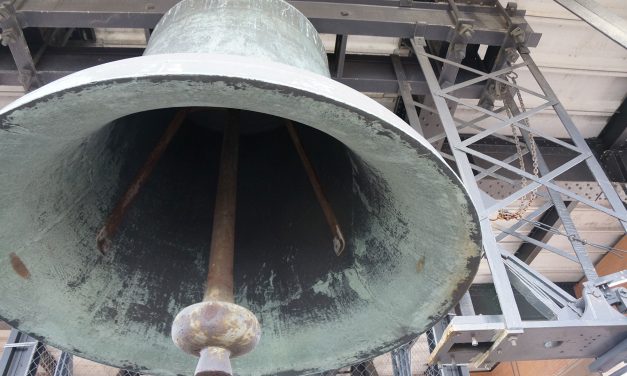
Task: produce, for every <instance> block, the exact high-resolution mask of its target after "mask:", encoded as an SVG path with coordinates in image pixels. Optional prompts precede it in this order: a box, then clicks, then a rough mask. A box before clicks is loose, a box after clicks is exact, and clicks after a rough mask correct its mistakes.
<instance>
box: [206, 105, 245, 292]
mask: <svg viewBox="0 0 627 376" xmlns="http://www.w3.org/2000/svg"><path fill="white" fill-rule="evenodd" d="M238 152H239V111H238V110H229V115H228V121H227V125H226V128H225V129H224V138H223V139H222V152H221V154H220V168H219V171H218V187H217V190H216V204H215V207H214V210H213V230H212V232H211V253H210V256H209V273H208V275H207V288H206V290H205V296H204V300H205V301H208V300H217V301H223V302H229V303H233V253H234V248H235V211H236V210H235V209H236V205H237V161H238Z"/></svg>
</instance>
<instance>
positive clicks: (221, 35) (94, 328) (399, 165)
mask: <svg viewBox="0 0 627 376" xmlns="http://www.w3.org/2000/svg"><path fill="white" fill-rule="evenodd" d="M0 122H1V123H0V160H1V164H0V285H1V286H2V289H0V318H1V319H3V320H5V321H7V322H8V323H9V324H10V325H12V326H14V327H16V328H19V329H20V330H23V331H25V332H27V333H29V334H31V335H33V336H34V337H37V338H39V339H41V340H43V341H45V342H46V343H49V344H52V345H55V346H58V347H60V348H62V349H64V350H67V351H69V352H72V353H75V354H77V355H79V356H82V357H86V358H89V359H93V360H95V361H98V362H102V363H107V364H111V365H114V366H117V367H121V368H127V369H132V370H136V371H141V372H145V373H149V374H155V375H189V374H191V373H193V370H194V366H195V364H196V361H197V359H196V358H195V357H194V355H202V356H204V358H201V362H200V363H199V365H198V367H199V371H198V372H199V374H216V373H219V372H223V373H230V372H231V371H230V367H231V365H230V364H228V357H229V356H230V357H231V358H234V359H233V362H232V369H233V371H234V372H235V373H236V374H239V375H275V374H280V375H290V374H307V373H314V372H320V371H325V370H329V369H335V368H338V367H341V366H344V365H348V364H352V363H355V362H358V361H361V360H364V359H367V358H371V357H373V356H376V355H379V354H382V353H384V352H387V351H389V350H391V349H393V348H394V347H396V346H399V345H401V344H403V343H405V342H407V341H409V340H411V339H412V338H414V337H415V336H416V335H418V334H419V333H422V332H424V331H425V330H426V329H428V328H429V327H430V326H431V325H433V324H434V323H435V322H436V321H437V320H439V319H440V318H441V317H442V316H443V315H444V314H445V313H447V312H448V311H449V309H451V307H452V306H453V305H454V304H455V303H456V302H457V300H458V299H459V298H460V297H461V294H463V293H464V291H466V289H467V288H468V286H469V284H470V282H471V280H472V278H473V276H474V274H475V272H476V270H477V267H478V264H479V257H480V251H481V234H480V230H479V227H478V224H477V222H478V221H477V215H476V213H475V210H474V207H473V204H472V202H471V200H470V198H469V196H468V195H467V193H466V191H465V190H464V187H463V185H462V184H461V182H460V180H459V179H458V178H457V177H456V176H455V174H454V173H453V172H452V171H451V169H450V168H449V167H448V166H447V165H446V163H445V162H444V161H443V160H442V159H441V158H440V157H439V156H438V154H437V152H436V151H435V150H434V149H433V148H432V147H431V146H430V145H429V144H428V142H426V141H425V140H424V139H423V138H422V137H421V136H419V135H418V134H417V133H416V132H415V131H414V130H413V129H411V128H410V127H409V126H408V125H407V124H406V123H404V122H403V121H402V120H401V119H399V118H398V117H396V116H395V115H394V114H392V113H391V112H389V111H388V110H386V109H385V108H383V107H382V106H380V105H379V104H377V103H376V102H374V101H373V100H371V99H369V98H368V97H366V96H364V95H362V94H360V93H358V92H356V91H354V90H352V89H350V88H348V87H346V86H343V85H342V84H340V83H338V82H336V81H334V80H332V79H331V78H330V77H329V71H328V67H327V59H326V54H325V51H324V48H323V46H322V42H321V40H320V38H319V36H318V34H317V32H316V30H315V29H314V28H313V26H312V25H311V24H310V23H309V22H308V20H307V19H306V18H305V17H304V16H303V15H302V14H300V13H299V12H298V11H297V10H296V9H295V8H293V7H292V6H291V5H289V4H287V3H286V2H284V1H282V0H184V1H182V2H181V3H179V4H178V5H176V6H175V7H174V8H172V9H171V10H170V11H169V12H168V13H167V14H166V15H165V16H164V17H163V19H162V20H161V22H160V23H159V24H158V25H157V27H156V29H155V30H154V33H153V35H152V37H151V39H150V42H149V44H148V47H147V49H146V52H145V54H144V56H142V57H138V58H133V59H127V60H121V61H117V62H113V63H109V64H104V65H101V66H96V67H93V68H90V69H86V70H84V71H81V72H78V73H75V74H72V75H70V76H67V77H65V78H63V79H60V80H58V81H55V82H53V83H51V84H49V85H46V86H44V87H42V88H40V89H38V90H36V91H33V92H31V93H29V94H27V95H25V96H24V97H22V98H20V99H19V100H17V101H16V102H14V103H13V104H11V105H9V106H8V107H6V108H4V109H3V110H2V111H1V113H0ZM234 124H236V125H237V128H238V130H239V131H238V132H237V133H234V134H231V136H229V137H234V138H231V139H230V140H231V141H233V140H236V141H237V143H238V145H237V146H238V147H236V148H233V149H228V150H231V151H230V152H227V149H226V148H225V147H223V145H227V144H228V142H227V138H228V137H227V134H228V133H229V132H230V131H229V130H231V129H235V128H233V126H234ZM225 156H226V157H229V156H230V158H234V157H236V159H237V161H236V162H237V163H236V167H237V171H236V177H237V180H236V181H235V180H233V179H231V180H229V179H226V180H224V181H226V182H227V183H228V182H230V183H231V188H232V189H229V185H228V184H226V185H225V186H223V185H221V184H222V183H220V181H222V180H221V179H225V178H224V176H226V175H224V169H225V166H227V165H228V161H229V159H228V158H227V159H225V158H226V157H225ZM225 161H226V162H225ZM231 162H233V160H231ZM147 166H148V167H149V168H148V167H147ZM231 166H234V165H233V164H232V165H231ZM147 168H148V170H147ZM233 171H234V170H233ZM142 174H143V175H142ZM140 175H142V176H143V177H141V176H140ZM233 176H234V175H233ZM224 181H223V182H224ZM129 187H130V188H129ZM219 187H222V188H219ZM221 189H222V190H223V191H224V192H227V193H228V192H230V193H231V194H233V195H235V193H236V200H235V198H234V197H235V196H233V197H232V200H231V199H229V200H230V201H229V200H227V201H225V200H226V199H225V198H224V197H226V196H223V195H222V194H221V193H220V192H219V191H220V190H221ZM129 195H130V196H129ZM128 197H132V200H128V202H126V201H125V200H126V198H128ZM235 201H236V203H235ZM216 205H218V207H217V206H216ZM220 205H221V206H220ZM221 207H224V208H226V209H225V210H227V209H228V210H230V212H229V211H228V210H227V211H226V213H227V214H228V213H230V215H231V216H230V217H229V216H225V218H227V217H228V218H231V219H233V218H234V219H233V220H234V223H231V224H229V222H228V221H226V222H225V221H223V220H222V219H220V218H222V217H220V216H222V215H223V214H224V213H225V212H224V211H221V210H222V209H220V208H221ZM214 212H215V213H216V214H214ZM220 213H222V214H220ZM333 221H335V222H333ZM221 226H222V227H221ZM212 229H213V230H212ZM233 229H234V232H233V237H232V239H231V240H232V241H231V244H234V246H232V248H233V249H232V251H233V252H232V253H231V255H232V256H233V257H234V263H233V264H229V260H228V257H227V260H226V261H224V260H222V261H220V262H216V263H214V262H213V261H212V265H214V272H216V273H218V275H216V274H211V272H210V273H209V281H210V283H209V284H208V285H206V283H205V281H206V280H207V271H208V263H209V250H210V248H211V252H212V257H214V256H215V255H218V256H219V254H218V253H214V250H213V249H214V243H219V242H218V241H217V240H216V239H217V237H218V236H223V235H224V234H227V235H228V234H229V233H230V232H232V231H233ZM212 232H213V235H212ZM227 235H224V236H227ZM227 237H228V236H227ZM227 240H228V239H227ZM227 243H228V242H227ZM216 247H217V246H216ZM227 248H228V247H227ZM216 252H218V251H216ZM227 253H228V252H227ZM218 256H215V257H218ZM227 256H228V254H227ZM229 265H230V266H229ZM231 267H232V277H230V274H229V273H230V268H231ZM222 274H224V275H222ZM218 277H219V278H218ZM212 278H213V279H212ZM220 278H222V279H220ZM229 278H230V279H229ZM211 281H214V282H211ZM215 281H219V282H215ZM221 283H222V284H223V285H224V286H226V287H224V289H218V291H217V293H215V291H214V292H211V291H212V290H211V289H212V288H214V289H215V288H216V286H217V285H219V284H221ZM229 284H230V285H229ZM229 286H232V287H229ZM229 288H230V289H231V292H232V293H231V295H229V294H228V293H225V291H226V290H228V289H229ZM214 293H215V294H214ZM203 300H204V303H201V302H203ZM230 300H232V302H231V301H230ZM196 304H201V305H202V307H201V308H202V310H204V311H202V312H201V311H193V312H192V311H189V310H190V309H191V310H193V309H195V308H193V307H198V306H196ZM186 307H187V308H186ZM190 307H191V308H190ZM179 312H180V313H181V314H180V315H179V316H178V317H177V314H179ZM249 313H250V315H249ZM186 315H187V316H186ZM199 315H200V316H199ZM203 315H204V316H203ZM220 315H222V316H220ZM247 315H248V316H247ZM218 316H220V317H221V319H224V320H225V322H226V321H228V325H230V326H228V325H227V326H228V328H227V329H228V330H227V329H225V328H223V327H220V328H222V329H219V330H222V331H223V332H221V334H220V333H218V334H220V335H221V336H222V337H220V338H221V339H220V341H221V342H220V341H217V342H216V340H215V338H217V336H218V334H216V333H217V331H219V330H218V329H216V326H215V325H214V322H213V321H211V320H214V319H216V317H218ZM175 317H177V321H176V322H175V325H174V327H173V322H174V321H175ZM255 317H256V319H255V320H257V321H255V320H254V318H255ZM227 318H228V320H227ZM245 319H246V320H248V319H250V320H248V321H246V320H245ZM194 320H195V321H194ZM229 320H230V321H229ZM255 322H257V324H255ZM186 325H187V326H186ZM212 325H213V326H212ZM220 325H222V324H220ZM246 325H248V326H246ZM255 325H257V326H255ZM190 328H191V329H190ZM198 328H200V329H198ZM184 329H185V330H187V329H189V330H192V329H194V330H196V331H195V332H193V333H192V334H193V335H194V336H195V337H194V338H193V339H192V338H191V337H189V336H187V337H185V336H182V335H183V334H185V335H187V334H190V333H188V332H185V331H184ZM238 330H239V331H240V332H238V333H239V334H237V335H235V334H233V333H235V332H237V331H238ZM247 330H250V332H246V333H245V334H243V333H244V332H245V331H247ZM259 330H260V332H259ZM225 333H226V334H225ZM259 333H261V337H260V340H259ZM192 334H190V335H192ZM171 335H173V337H174V339H175V341H177V342H176V344H177V345H178V346H179V347H181V349H183V350H185V351H187V352H189V353H191V354H187V353H185V352H184V351H181V350H180V349H179V348H177V346H176V345H175V344H174V343H173V342H172V339H171ZM229 336H231V337H229ZM238 336H239V337H238ZM209 337H211V338H209ZM235 337H237V338H236V339H233V338H235ZM257 340H259V343H258V344H257V346H256V348H255V349H254V350H253V347H254V345H255V343H256V342H257ZM212 341H213V342H212ZM229 341H230V342H229ZM242 341H248V342H242ZM244 350H245V351H244ZM251 350H252V351H251ZM247 351H250V352H249V353H247V354H245V355H244V353H245V352H247ZM203 354H205V355H203ZM216 354H217V355H216ZM237 355H241V357H237V358H235V357H236V356H237ZM217 356H226V357H227V358H226V361H225V362H222V363H220V362H217V363H216V359H218V358H216V357H217ZM203 359H204V360H203ZM218 363H219V364H218ZM203 367H205V368H203ZM212 367H213V368H212ZM220 367H223V368H220ZM203 372H205V373H203Z"/></svg>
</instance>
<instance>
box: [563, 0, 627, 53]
mask: <svg viewBox="0 0 627 376" xmlns="http://www.w3.org/2000/svg"><path fill="white" fill-rule="evenodd" d="M555 2H557V3H558V4H559V5H561V6H563V7H564V8H566V9H567V10H568V11H570V12H571V13H573V14H574V15H576V16H577V17H579V18H581V19H582V20H583V21H584V22H586V23H587V24H588V25H590V26H592V27H593V28H595V29H597V30H598V31H600V32H601V33H602V34H603V35H605V36H606V37H608V38H610V39H611V40H613V41H614V42H616V43H618V44H620V45H621V46H622V47H623V48H627V21H625V19H623V18H622V17H620V16H618V15H616V14H614V13H612V12H611V11H609V10H608V9H606V8H605V7H603V6H601V5H599V3H597V2H596V1H595V0H555Z"/></svg>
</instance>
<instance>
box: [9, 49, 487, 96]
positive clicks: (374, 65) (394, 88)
mask: <svg viewBox="0 0 627 376" xmlns="http://www.w3.org/2000/svg"><path fill="white" fill-rule="evenodd" d="M142 52H143V49H140V48H96V47H94V48H70V47H67V48H53V47H49V48H48V49H47V50H46V53H45V54H44V55H43V56H42V57H41V58H40V59H39V63H38V65H37V73H38V75H39V77H40V79H41V80H42V81H43V82H44V83H49V82H52V81H54V80H56V79H59V78H61V77H64V76H67V75H68V74H71V73H74V72H77V71H79V70H82V69H86V68H90V67H93V66H95V65H98V64H104V63H108V62H112V61H116V60H121V59H126V58H131V57H137V56H141V54H142ZM402 62H403V66H404V67H405V71H406V72H407V81H408V82H409V84H410V86H411V89H412V93H413V94H415V95H424V94H426V93H427V90H428V89H427V84H426V82H425V79H424V76H423V75H422V73H421V72H420V69H419V67H418V63H417V62H415V61H414V60H413V59H411V58H407V59H402ZM472 77H474V75H472V74H471V73H469V74H466V75H464V74H460V78H459V79H460V80H466V79H470V78H472ZM336 80H337V81H340V82H341V83H343V84H345V85H347V86H350V87H352V88H353V89H355V90H358V91H361V92H366V93H394V94H396V93H398V81H397V78H396V75H395V73H394V68H393V65H392V60H391V58H390V57H389V56H358V55H346V58H345V63H344V71H343V74H342V77H341V78H337V79H336ZM0 84H1V85H20V83H19V81H18V75H17V70H16V67H15V63H14V61H13V58H12V57H11V54H10V52H9V51H8V50H0ZM482 89H483V83H479V84H476V85H472V86H469V87H467V88H466V89H464V90H460V91H459V93H460V95H461V96H462V97H465V98H478V97H479V95H480V94H481V90H482Z"/></svg>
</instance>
